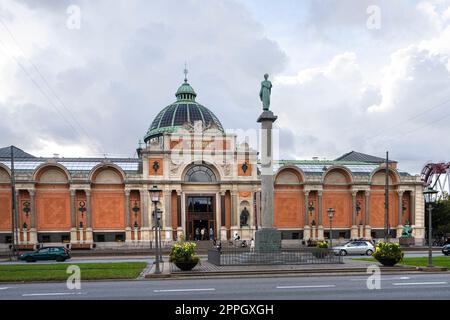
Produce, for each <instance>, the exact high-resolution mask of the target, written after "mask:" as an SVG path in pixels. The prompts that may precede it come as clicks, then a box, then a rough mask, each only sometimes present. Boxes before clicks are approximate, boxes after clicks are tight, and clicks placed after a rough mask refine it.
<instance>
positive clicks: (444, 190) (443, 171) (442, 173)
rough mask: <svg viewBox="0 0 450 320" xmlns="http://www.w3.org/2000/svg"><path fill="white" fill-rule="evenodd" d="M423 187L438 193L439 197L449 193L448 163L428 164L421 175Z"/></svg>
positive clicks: (449, 163) (449, 171) (449, 168)
mask: <svg viewBox="0 0 450 320" xmlns="http://www.w3.org/2000/svg"><path fill="white" fill-rule="evenodd" d="M421 178H422V181H423V182H424V184H425V187H431V188H433V189H435V190H436V191H438V192H439V196H440V197H442V196H443V195H444V194H449V193H450V162H447V163H445V162H441V163H428V164H426V165H425V166H424V167H423V169H422V173H421Z"/></svg>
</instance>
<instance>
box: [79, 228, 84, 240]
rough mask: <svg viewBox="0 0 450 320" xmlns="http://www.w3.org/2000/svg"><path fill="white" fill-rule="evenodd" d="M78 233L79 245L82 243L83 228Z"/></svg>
mask: <svg viewBox="0 0 450 320" xmlns="http://www.w3.org/2000/svg"><path fill="white" fill-rule="evenodd" d="M78 232H79V233H80V243H83V238H84V237H83V228H80V229H79V230H78Z"/></svg>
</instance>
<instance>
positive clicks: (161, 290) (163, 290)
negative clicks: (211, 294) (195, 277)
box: [153, 288, 216, 292]
mask: <svg viewBox="0 0 450 320" xmlns="http://www.w3.org/2000/svg"><path fill="white" fill-rule="evenodd" d="M214 290H216V289H215V288H202V289H160V290H153V292H191V291H214Z"/></svg>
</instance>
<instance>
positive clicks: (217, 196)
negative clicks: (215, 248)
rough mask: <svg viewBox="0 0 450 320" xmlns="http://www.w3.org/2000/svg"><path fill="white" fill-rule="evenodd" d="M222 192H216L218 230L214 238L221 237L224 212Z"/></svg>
mask: <svg viewBox="0 0 450 320" xmlns="http://www.w3.org/2000/svg"><path fill="white" fill-rule="evenodd" d="M221 200H222V199H221V196H220V192H216V226H215V227H216V228H215V229H216V230H215V231H214V238H215V239H220V223H221V218H222V217H221V213H222V203H221V202H222V201H221Z"/></svg>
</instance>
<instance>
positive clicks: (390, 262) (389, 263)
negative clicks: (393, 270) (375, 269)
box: [376, 257, 400, 267]
mask: <svg viewBox="0 0 450 320" xmlns="http://www.w3.org/2000/svg"><path fill="white" fill-rule="evenodd" d="M376 259H377V260H378V262H379V263H381V264H382V265H383V266H385V267H393V266H395V265H396V264H397V263H399V262H400V259H397V258H381V257H379V258H376Z"/></svg>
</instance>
